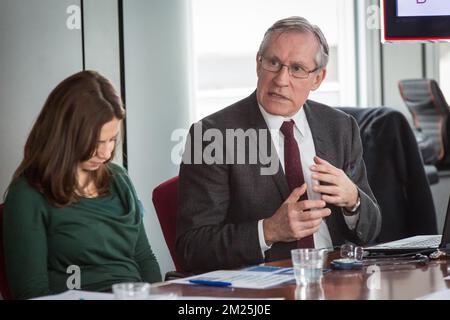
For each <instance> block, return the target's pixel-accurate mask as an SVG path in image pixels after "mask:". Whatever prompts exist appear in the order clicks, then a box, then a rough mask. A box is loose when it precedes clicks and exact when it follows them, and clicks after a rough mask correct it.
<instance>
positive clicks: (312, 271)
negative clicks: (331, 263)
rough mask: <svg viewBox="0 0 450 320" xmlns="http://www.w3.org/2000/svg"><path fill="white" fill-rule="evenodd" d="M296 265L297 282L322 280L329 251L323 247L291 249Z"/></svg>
mask: <svg viewBox="0 0 450 320" xmlns="http://www.w3.org/2000/svg"><path fill="white" fill-rule="evenodd" d="M291 256H292V264H293V266H294V275H295V282H296V283H297V285H303V286H304V285H309V284H313V283H319V282H320V281H321V280H322V273H323V271H322V269H323V264H324V262H325V260H326V257H327V251H326V250H323V249H294V250H291Z"/></svg>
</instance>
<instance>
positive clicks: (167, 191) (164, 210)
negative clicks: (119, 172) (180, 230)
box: [152, 177, 182, 272]
mask: <svg viewBox="0 0 450 320" xmlns="http://www.w3.org/2000/svg"><path fill="white" fill-rule="evenodd" d="M177 193H178V177H174V178H172V179H169V180H167V181H165V182H163V183H161V184H160V185H159V186H157V187H156V188H155V189H154V190H153V195H152V200H153V205H154V206H155V210H156V215H157V216H158V220H159V223H160V225H161V229H162V232H163V235H164V239H165V240H166V244H167V247H168V248H169V252H170V255H171V257H172V260H173V263H174V264H175V268H176V270H177V271H178V272H181V271H182V268H181V264H180V263H179V262H178V259H177V257H176V254H175V240H176V222H177Z"/></svg>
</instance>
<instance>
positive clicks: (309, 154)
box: [258, 105, 359, 257]
mask: <svg viewBox="0 0 450 320" xmlns="http://www.w3.org/2000/svg"><path fill="white" fill-rule="evenodd" d="M259 109H260V110H261V113H262V115H263V117H264V120H265V121H266V124H267V127H268V128H269V130H270V134H271V137H272V142H273V145H274V146H275V149H276V151H277V153H278V157H279V159H280V163H281V166H282V167H283V170H284V135H283V133H281V131H280V128H281V125H282V124H283V122H284V121H290V120H294V122H295V126H294V137H295V140H296V141H297V144H298V147H299V151H300V159H301V163H302V169H303V177H304V178H305V182H306V185H307V194H308V199H309V200H320V198H321V194H320V193H317V192H314V191H313V189H312V187H313V185H318V184H319V183H318V181H317V180H313V179H312V178H311V170H310V169H309V168H310V167H311V166H312V165H313V164H314V156H315V155H316V149H315V148H314V140H313V137H312V134H311V129H310V127H309V124H308V120H307V118H306V114H305V110H304V109H303V108H300V110H299V111H298V112H297V113H296V114H295V115H293V116H292V117H289V118H285V117H283V116H277V115H273V114H270V113H268V112H267V111H266V110H264V108H263V107H262V106H261V105H259ZM358 218H359V214H356V215H353V216H346V215H344V219H345V222H346V224H347V226H348V227H349V228H350V229H351V230H353V229H354V228H355V227H356V223H357V222H358ZM313 236H314V245H315V247H316V248H332V247H333V243H332V241H331V236H330V232H329V231H328V226H327V225H326V223H325V221H323V220H322V222H321V224H320V226H319V230H318V231H317V232H316V233H314V235H313ZM258 237H259V244H260V246H261V251H262V254H263V257H264V256H265V254H264V253H265V251H267V250H269V249H270V248H271V246H268V245H267V244H266V241H265V240H264V230H263V220H259V221H258Z"/></svg>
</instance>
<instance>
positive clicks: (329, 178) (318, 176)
mask: <svg viewBox="0 0 450 320" xmlns="http://www.w3.org/2000/svg"><path fill="white" fill-rule="evenodd" d="M311 178H313V179H314V180H317V181H321V182H326V183H328V184H333V185H337V184H338V177H336V176H335V175H332V174H327V173H317V172H314V173H313V174H312V175H311Z"/></svg>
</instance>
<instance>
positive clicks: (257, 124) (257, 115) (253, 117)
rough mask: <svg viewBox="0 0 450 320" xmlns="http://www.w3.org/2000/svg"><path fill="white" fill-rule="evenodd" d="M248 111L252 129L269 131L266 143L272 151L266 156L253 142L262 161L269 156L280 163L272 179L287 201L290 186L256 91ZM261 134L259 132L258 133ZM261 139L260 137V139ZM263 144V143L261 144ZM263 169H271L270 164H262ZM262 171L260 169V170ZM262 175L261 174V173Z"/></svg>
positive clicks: (268, 151) (267, 151) (251, 98)
mask: <svg viewBox="0 0 450 320" xmlns="http://www.w3.org/2000/svg"><path fill="white" fill-rule="evenodd" d="M248 110H249V124H250V128H255V129H256V130H260V129H264V130H267V132H268V134H267V141H265V143H266V146H270V149H268V150H266V153H267V154H265V155H263V154H262V151H261V150H260V145H259V144H258V141H253V142H254V143H256V145H257V148H258V153H259V157H260V159H263V158H266V157H267V156H269V157H270V158H271V159H273V160H272V161H278V171H277V172H276V173H275V174H272V175H271V176H272V179H273V181H274V183H275V185H276V186H277V188H278V191H279V192H280V194H281V197H282V199H286V198H287V197H288V196H289V186H288V184H287V180H286V176H285V175H284V172H283V169H282V168H283V167H282V166H281V163H280V160H279V158H278V155H277V154H276V149H275V146H274V145H273V141H272V136H271V133H270V130H269V129H268V127H267V124H266V121H265V120H264V117H263V116H262V114H261V111H260V110H259V106H258V101H257V99H256V91H255V92H253V94H252V95H251V96H250V101H249V104H248ZM258 133H259V132H258ZM257 139H259V136H258V138H257ZM261 143H263V142H261ZM272 153H274V156H273V157H271V156H270V155H271V154H272ZM261 167H270V163H269V164H261ZM258 170H260V168H258ZM259 174H260V173H259Z"/></svg>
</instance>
